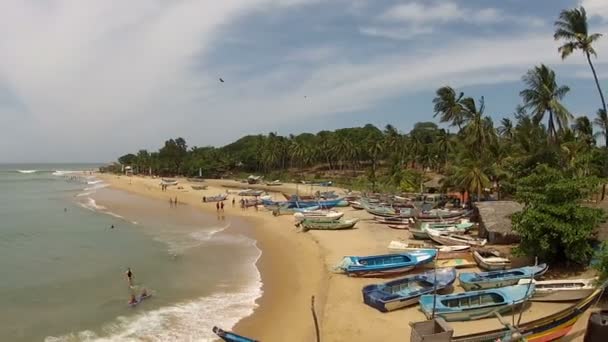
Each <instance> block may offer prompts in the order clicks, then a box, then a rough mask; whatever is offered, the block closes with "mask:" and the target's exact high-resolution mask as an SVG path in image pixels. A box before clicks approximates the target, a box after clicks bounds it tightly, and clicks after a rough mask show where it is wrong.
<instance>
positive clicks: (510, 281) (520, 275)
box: [458, 264, 549, 291]
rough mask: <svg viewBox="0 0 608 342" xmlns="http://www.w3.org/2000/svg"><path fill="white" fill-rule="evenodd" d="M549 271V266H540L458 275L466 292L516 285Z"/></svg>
mask: <svg viewBox="0 0 608 342" xmlns="http://www.w3.org/2000/svg"><path fill="white" fill-rule="evenodd" d="M548 269H549V266H547V265H546V264H540V265H536V266H527V267H520V268H512V269H510V270H504V271H490V272H479V273H474V272H473V273H460V274H459V275H458V280H460V286H462V287H463V288H464V289H465V290H466V291H471V290H482V289H491V288H496V287H503V286H510V285H515V284H517V283H518V282H519V280H520V279H531V278H535V277H539V276H541V275H543V274H544V273H545V272H547V270H548Z"/></svg>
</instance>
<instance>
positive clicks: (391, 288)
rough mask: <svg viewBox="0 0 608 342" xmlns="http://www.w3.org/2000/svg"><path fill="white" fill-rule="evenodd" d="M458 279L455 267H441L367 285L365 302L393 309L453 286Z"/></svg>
mask: <svg viewBox="0 0 608 342" xmlns="http://www.w3.org/2000/svg"><path fill="white" fill-rule="evenodd" d="M455 280H456V269H455V268H441V269H438V270H437V272H435V271H428V272H424V273H420V274H414V275H411V276H407V277H404V278H401V279H396V280H392V281H389V282H387V283H384V284H373V285H368V286H365V287H364V288H363V290H362V292H363V302H364V303H365V304H367V305H369V306H371V307H373V308H376V309H378V310H379V311H382V312H388V311H393V310H397V309H401V308H404V307H406V306H410V305H414V304H416V303H418V298H420V296H422V295H424V294H429V293H432V292H433V291H434V289H435V288H437V291H441V290H445V289H446V288H449V287H451V285H452V284H453V283H454V281H455Z"/></svg>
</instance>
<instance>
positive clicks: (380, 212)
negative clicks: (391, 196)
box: [365, 206, 414, 218]
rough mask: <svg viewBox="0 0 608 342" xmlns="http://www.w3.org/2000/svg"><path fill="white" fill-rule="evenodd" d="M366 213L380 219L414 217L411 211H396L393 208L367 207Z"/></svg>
mask: <svg viewBox="0 0 608 342" xmlns="http://www.w3.org/2000/svg"><path fill="white" fill-rule="evenodd" d="M365 211H367V212H368V213H370V214H372V215H374V216H380V217H395V218H410V217H413V216H414V215H413V213H412V211H411V209H405V210H396V209H394V208H392V207H382V206H374V207H365Z"/></svg>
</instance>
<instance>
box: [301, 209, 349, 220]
mask: <svg viewBox="0 0 608 342" xmlns="http://www.w3.org/2000/svg"><path fill="white" fill-rule="evenodd" d="M342 216H344V213H343V212H339V211H321V210H310V211H302V212H299V213H295V214H293V217H294V218H295V220H296V222H300V221H302V220H304V219H308V220H313V221H314V220H318V221H324V220H329V221H332V220H339V219H341V218H342Z"/></svg>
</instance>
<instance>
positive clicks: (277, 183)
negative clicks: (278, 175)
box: [266, 179, 283, 186]
mask: <svg viewBox="0 0 608 342" xmlns="http://www.w3.org/2000/svg"><path fill="white" fill-rule="evenodd" d="M266 185H267V186H280V185H283V183H281V181H280V180H278V179H277V180H274V181H272V182H268V183H266Z"/></svg>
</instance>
